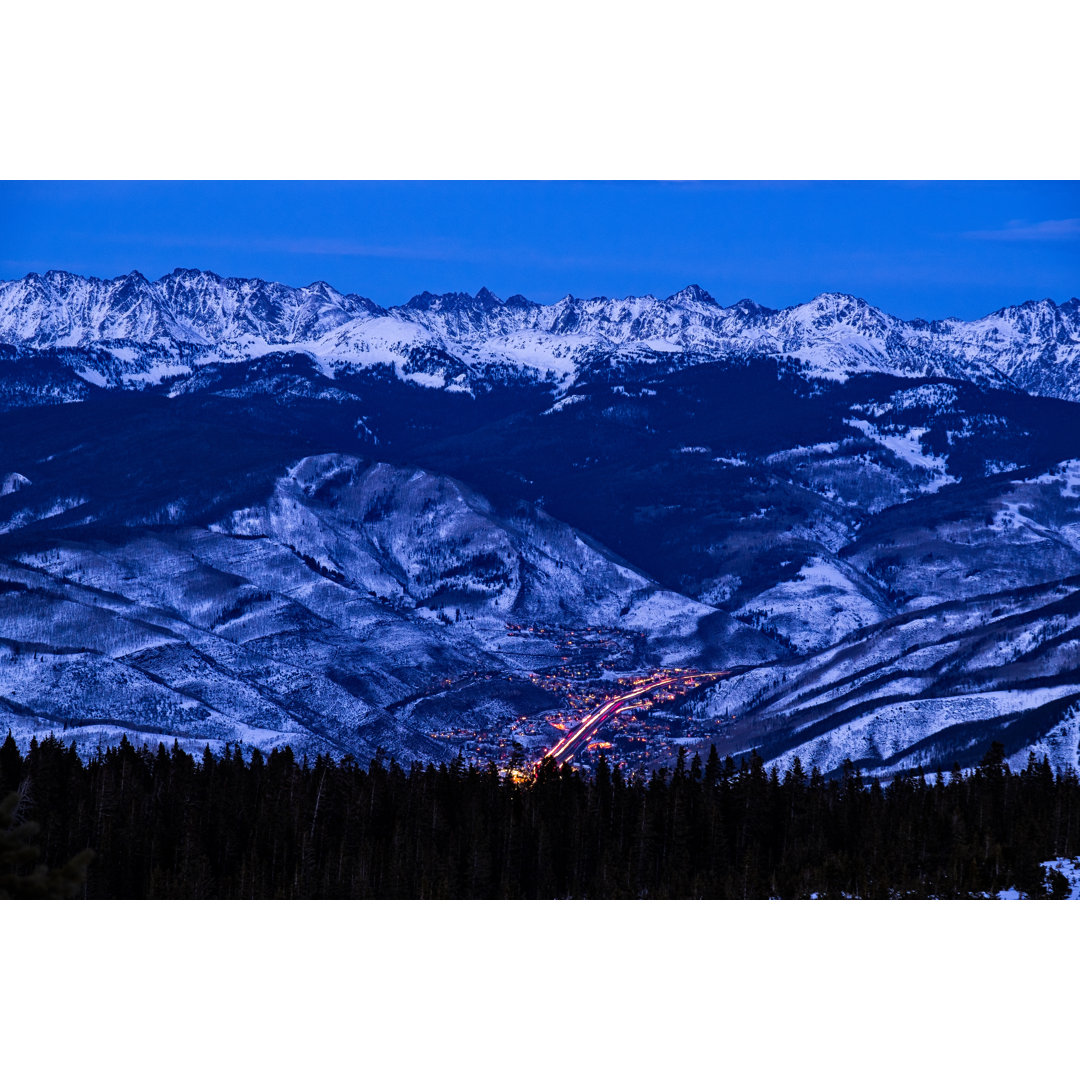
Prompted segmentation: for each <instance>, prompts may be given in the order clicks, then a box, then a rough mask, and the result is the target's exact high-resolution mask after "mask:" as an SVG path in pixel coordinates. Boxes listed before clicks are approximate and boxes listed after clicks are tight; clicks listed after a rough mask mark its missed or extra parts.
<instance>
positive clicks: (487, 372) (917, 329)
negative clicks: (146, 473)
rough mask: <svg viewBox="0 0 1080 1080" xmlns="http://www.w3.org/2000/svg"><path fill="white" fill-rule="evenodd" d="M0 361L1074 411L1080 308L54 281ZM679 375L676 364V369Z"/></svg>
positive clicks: (60, 277) (20, 319)
mask: <svg viewBox="0 0 1080 1080" xmlns="http://www.w3.org/2000/svg"><path fill="white" fill-rule="evenodd" d="M0 344H5V345H9V346H13V347H15V348H17V349H19V350H25V349H29V350H34V351H43V350H58V349H59V350H75V351H80V352H86V353H87V359H86V362H80V360H79V358H74V359H69V360H68V361H66V362H67V363H69V364H70V365H71V366H72V367H73V369H74V370H75V371H76V373H77V374H78V375H79V377H80V378H82V379H83V380H84V381H86V382H91V383H94V384H96V385H99V386H113V387H117V388H119V387H127V386H144V385H146V384H153V383H158V382H160V381H161V380H162V379H163V378H167V377H169V376H175V375H179V374H185V373H189V372H190V371H192V370H193V369H194V368H195V367H197V366H198V365H200V364H205V363H211V362H215V361H235V360H245V359H254V358H257V357H261V356H265V355H267V354H271V353H274V352H279V351H290V352H305V353H308V354H310V355H311V356H313V357H314V358H316V360H317V361H318V363H319V365H320V367H321V368H322V370H323V371H324V373H325V374H326V375H329V376H331V377H333V376H334V375H335V374H338V373H341V372H349V371H355V370H358V369H364V368H370V367H372V366H377V365H384V366H390V367H392V368H393V370H394V372H395V373H396V374H397V376H398V377H399V378H403V379H407V380H411V381H413V382H416V383H419V384H421V385H425V386H432V387H438V388H448V389H458V390H467V389H469V388H470V386H472V385H473V384H475V383H476V382H477V381H482V380H486V379H491V378H497V379H504V380H526V381H532V382H540V383H546V384H550V385H551V386H552V387H553V388H557V389H560V390H565V389H567V388H568V387H569V386H571V385H573V384H574V383H575V382H576V381H578V380H579V379H580V378H581V377H582V375H583V374H584V373H585V372H586V371H589V370H595V369H596V365H597V364H600V365H606V366H610V365H611V364H614V363H618V364H625V363H642V364H649V363H655V362H657V361H658V360H664V359H665V358H670V359H672V360H673V361H678V360H679V359H680V358H681V361H682V362H684V363H685V362H691V363H699V362H708V361H710V360H722V359H728V358H731V359H741V358H744V357H748V356H771V357H780V356H783V357H789V358H792V359H793V360H794V361H795V362H797V363H798V364H799V365H800V366H801V368H802V369H803V370H804V372H805V373H806V374H807V375H810V376H812V377H816V378H828V379H845V378H847V377H848V376H850V375H853V374H859V373H862V372H880V373H885V374H893V375H901V376H905V377H916V378H918V377H944V378H954V379H962V380H966V381H974V382H977V383H982V384H984V385H992V386H1003V385H1013V386H1018V387H1020V388H1022V389H1025V390H1028V391H1029V392H1032V393H1038V394H1042V395H1046V396H1055V397H1063V398H1066V399H1070V400H1080V300H1077V299H1076V298H1073V299H1071V300H1069V301H1067V302H1065V303H1063V304H1060V305H1059V304H1056V303H1055V302H1054V301H1052V300H1038V301H1027V302H1025V303H1023V304H1020V305H1017V306H1013V307H1007V308H1003V309H1001V310H1000V311H997V312H994V313H992V314H990V315H987V316H985V317H984V318H982V319H976V320H972V321H966V322H965V321H962V320H959V319H948V320H943V321H934V322H927V321H925V320H913V321H904V320H902V319H899V318H897V317H895V316H892V315H889V314H887V313H885V312H883V311H881V310H880V309H878V308H876V307H873V306H872V305H870V304H868V303H867V302H866V301H864V300H861V299H858V298H856V297H853V296H849V295H846V294H841V293H823V294H822V295H820V296H817V297H815V298H814V299H813V300H811V301H809V302H807V303H804V304H799V305H796V306H794V307H789V308H785V309H783V310H780V311H776V310H773V309H770V308H766V307H762V306H761V305H759V304H756V303H754V302H753V301H751V300H741V301H738V302H737V303H735V304H732V305H730V306H723V305H721V304H720V303H718V302H717V301H716V300H715V299H714V298H713V297H712V296H710V295H709V294H708V293H707V292H706V291H705V290H704V289H702V288H700V286H697V285H690V286H688V287H686V288H684V289H682V290H680V291H679V292H677V293H674V294H673V295H671V296H669V297H667V298H665V299H658V298H656V297H654V296H648V295H647V296H641V297H626V298H624V299H608V298H606V297H597V298H593V299H580V298H575V297H572V296H566V297H564V298H563V299H561V300H559V301H557V302H555V303H553V304H539V303H535V302H533V301H531V300H528V299H526V298H525V297H523V296H520V295H516V296H511V297H510V298H509V299H507V300H505V301H504V300H501V299H499V298H498V297H497V296H495V295H494V294H493V293H492V292H490V291H489V290H487V289H481V290H480V291H479V292H478V293H477V294H476V295H475V296H470V295H468V294H466V293H447V294H443V295H434V294H431V293H421V294H420V295H419V296H415V297H413V298H412V299H411V300H410V301H408V303H406V304H403V305H400V306H397V307H392V308H384V307H381V306H380V305H378V304H376V303H375V302H373V301H372V300H369V299H366V298H364V297H361V296H357V295H353V294H343V293H341V292H339V291H337V290H336V289H334V288H333V287H332V286H330V285H328V284H326V283H325V282H314V283H312V284H311V285H308V286H305V287H303V288H293V287H291V286H287V285H282V284H278V283H274V282H266V281H262V280H260V279H257V278H252V279H246V278H222V277H219V276H218V275H216V274H214V273H211V272H209V271H201V270H184V269H177V270H174V271H173V272H172V273H170V274H166V275H165V276H164V277H162V278H160V279H158V280H157V281H150V280H148V279H147V278H146V277H144V276H143V275H142V274H140V273H138V272H137V271H136V272H133V273H130V274H126V275H124V276H122V277H117V278H113V279H111V280H103V279H99V278H94V277H81V276H79V275H75V274H70V273H67V272H65V271H49V272H48V273H46V274H43V275H38V274H29V275H27V276H26V277H25V278H22V279H20V280H16V281H7V282H0ZM688 358H689V359H688Z"/></svg>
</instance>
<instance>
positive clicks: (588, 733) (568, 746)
mask: <svg viewBox="0 0 1080 1080" xmlns="http://www.w3.org/2000/svg"><path fill="white" fill-rule="evenodd" d="M730 674H731V673H730V672H728V671H696V672H693V673H686V674H683V673H678V674H674V675H671V674H666V673H665V674H661V675H659V676H657V677H656V678H654V679H653V680H651V681H650V682H649V683H648V684H647V685H645V686H638V687H636V688H635V689H633V690H631V691H629V692H628V693H625V694H620V695H619V696H618V697H613V698H609V699H608V700H607V701H605V702H604V704H603V705H601V706H600V707H599V708H598V709H596V710H595V711H594V712H591V713H589V715H588V716H586V717H585V719H584V720H582V721H581V723H580V724H578V726H577V727H576V728H574V730H573V731H571V732H569V733H568V734H567V735H566V736H565V737H564V738H562V739H560V740H559V742H557V743H556V744H555V745H554V746H553V747H552V748H551V749H550V750H548V751H547V753H546V754H545V755H544V757H550V758H554V759H555V762H556V764H558V765H561V764H562V763H563V762H564V761H569V760H570V759H571V758H572V757H573V756H574V754H576V753H577V752H578V751H579V750H581V749H582V748H583V747H585V746H588V744H589V740H590V739H591V738H592V736H593V735H595V734H597V733H598V731H599V730H600V727H601V725H602V724H603V723H604V722H605V721H606V720H610V719H611V718H612V717H613V716H616V715H618V714H619V713H621V712H626V711H628V710H630V709H634V708H638V707H639V706H638V705H637V704H631V703H632V702H635V700H636V699H638V698H642V697H645V696H646V695H647V694H652V693H655V692H656V691H657V690H662V689H663V688H664V687H677V688H680V689H684V690H691V689H693V688H694V687H695V686H697V685H698V684H700V683H702V682H705V681H710V682H711V681H713V680H715V679H720V678H723V677H724V676H725V675H730Z"/></svg>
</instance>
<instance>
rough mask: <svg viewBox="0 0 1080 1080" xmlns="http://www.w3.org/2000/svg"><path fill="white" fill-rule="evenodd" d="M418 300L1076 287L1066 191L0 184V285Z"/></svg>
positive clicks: (1069, 192) (786, 298)
mask: <svg viewBox="0 0 1080 1080" xmlns="http://www.w3.org/2000/svg"><path fill="white" fill-rule="evenodd" d="M177 266H184V267H198V268H200V269H207V270H214V271H216V272H217V273H219V274H222V275H235V276H243V277H262V278H265V279H268V280H273V281H283V282H285V283H287V284H290V285H306V284H309V283H310V282H312V281H316V280H320V279H321V280H324V281H328V282H329V283H330V284H332V285H334V286H335V287H336V288H339V289H341V290H342V291H344V292H356V293H360V294H361V295H364V296H368V297H370V298H371V299H373V300H375V301H376V302H378V303H380V304H384V305H392V304H398V303H402V302H404V301H405V300H407V299H408V298H409V297H410V296H413V295H415V294H416V293H418V292H422V291H424V290H425V289H428V290H430V291H432V292H449V291H464V292H470V293H474V292H476V290H477V289H479V288H480V287H481V286H483V285H486V286H487V287H488V288H490V289H491V290H492V291H493V292H495V293H496V294H498V295H499V296H501V297H503V298H504V299H505V298H506V297H507V296H510V295H512V294H513V293H524V294H525V295H526V296H528V297H530V298H531V299H534V300H540V301H547V302H550V301H553V300H556V299H558V298H559V297H561V296H565V295H566V294H567V293H572V294H573V295H575V296H627V295H633V294H636V295H640V294H643V293H652V294H653V295H655V296H666V295H668V294H670V293H672V292H675V291H676V290H678V289H680V288H682V287H683V286H684V285H687V284H690V283H692V282H693V283H697V284H700V285H701V286H703V287H704V288H705V289H707V290H708V291H709V292H711V293H712V294H713V295H714V296H715V297H716V299H717V300H719V301H720V302H721V303H731V302H733V301H735V300H738V299H741V298H743V297H750V298H751V299H754V300H757V301H758V302H759V303H763V304H767V305H769V306H770V307H784V306H786V305H789V304H794V303H798V302H800V301H803V300H807V299H809V298H810V297H812V296H814V295H816V294H817V293H819V292H824V291H838V292H849V293H854V294H856V295H858V296H862V297H864V298H865V299H867V300H869V301H870V302H871V303H873V304H876V305H878V306H879V307H882V308H884V309H885V310H887V311H889V312H891V313H893V314H896V315H900V316H902V317H904V318H914V317H916V316H922V317H926V318H942V317H945V316H949V315H956V316H960V317H964V318H972V317H976V316H979V315H984V314H986V313H987V312H989V311H992V310H994V309H995V308H998V307H1002V306H1004V305H1005V304H1012V303H1018V302H1020V301H1023V300H1027V299H1040V298H1042V297H1050V298H1052V299H1054V300H1056V301H1058V302H1061V301H1063V300H1067V299H1069V298H1070V297H1072V296H1074V295H1078V294H1080V183H1076V182H1071V183H1061V182H1047V183H1032V182H997V181H994V182H971V183H967V182H964V183H879V182H851V183H847V182H844V183H838V182H763V183H747V182H734V183H713V182H708V183H704V182H697V181H690V182H685V183H672V182H655V183H654V182H639V181H626V182H622V181H620V182H612V183H607V182H581V183H578V182H538V183H532V182H521V181H511V182H475V183H474V182H441V181H409V182H392V183H390V182H357V183H340V182H317V183H316V182H269V181H268V182H250V183H249V182H216V181H215V182H187V181H185V182H158V181H132V182H127V181H124V182H108V183H105V182H69V181H57V182H30V183H24V182H4V183H0V279H9V278H17V277H22V276H23V275H24V274H27V273H29V272H30V271H37V272H39V273H42V272H44V271H46V270H50V269H65V270H71V271H73V272H76V273H80V274H93V275H96V276H99V277H113V276H116V275H117V274H123V273H126V272H128V271H130V270H133V269H138V270H141V271H142V272H143V273H144V274H146V275H147V277H150V278H157V277H160V276H161V275H162V274H165V273H167V272H168V271H170V270H172V269H173V268H174V267H177Z"/></svg>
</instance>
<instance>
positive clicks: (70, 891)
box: [0, 735, 1080, 899]
mask: <svg viewBox="0 0 1080 1080" xmlns="http://www.w3.org/2000/svg"><path fill="white" fill-rule="evenodd" d="M1078 848H1080V781H1078V778H1077V775H1076V773H1075V772H1073V771H1071V770H1066V771H1065V772H1064V773H1059V774H1057V775H1055V774H1054V772H1053V771H1052V769H1051V768H1050V766H1049V764H1048V763H1047V762H1046V761H1045V759H1044V760H1043V761H1041V762H1039V761H1037V760H1036V759H1035V757H1034V755H1032V756H1030V757H1029V760H1028V763H1027V766H1026V767H1025V768H1024V769H1022V770H1020V771H1019V772H1014V771H1012V770H1010V768H1009V766H1008V764H1007V763H1006V762H1005V760H1004V751H1003V748H1002V746H1001V745H1000V744H998V743H995V744H993V746H992V747H991V748H990V749H989V750H988V752H987V753H986V755H985V756H984V758H983V760H982V762H981V764H980V765H979V766H978V767H977V768H975V769H974V770H971V771H969V772H965V773H961V772H960V771H959V770H958V769H954V770H953V771H952V773H951V775H949V776H944V775H941V774H940V773H939V774H937V775H936V776H934V777H924V776H922V775H918V776H907V777H902V778H899V779H895V780H893V781H891V782H890V783H888V784H886V785H882V784H881V783H879V782H878V781H876V780H870V781H869V782H868V781H867V780H866V778H864V777H862V776H860V774H859V772H858V770H857V769H855V768H854V767H851V766H846V767H845V768H844V770H843V771H842V774H841V775H839V776H836V777H828V778H826V777H823V776H821V775H820V774H819V773H818V772H817V771H816V770H813V771H811V772H809V773H807V772H805V771H804V770H803V768H802V767H801V766H800V765H799V763H798V762H797V761H796V762H795V763H794V765H793V766H792V768H791V769H790V770H788V771H787V772H786V773H784V774H779V773H778V772H777V771H776V770H775V769H774V770H772V771H771V772H767V771H766V770H765V768H764V766H763V763H762V761H761V759H760V758H758V757H756V756H752V757H750V758H749V759H744V760H742V761H740V762H735V761H733V760H731V759H730V758H728V759H727V760H723V761H722V760H720V759H719V758H718V757H717V755H716V752H715V749H714V750H713V752H712V754H711V755H710V756H709V759H708V760H707V761H706V762H704V763H703V762H702V761H701V760H700V759H699V758H697V757H695V758H694V759H693V760H692V761H690V762H687V761H686V760H685V758H682V757H681V758H680V760H679V762H678V764H677V766H676V767H675V768H674V769H673V770H670V771H669V770H661V771H660V772H657V773H653V774H652V775H651V776H645V775H644V774H643V773H640V772H639V773H636V774H634V775H631V776H624V775H623V774H622V773H621V772H620V771H619V769H618V768H615V769H611V768H609V767H608V765H607V764H606V763H605V762H603V761H601V763H600V766H599V768H598V769H597V770H596V773H595V776H593V777H591V778H585V777H584V776H582V775H581V774H580V773H577V772H574V771H573V770H572V769H571V768H570V767H569V766H563V767H562V768H561V769H560V768H557V767H556V766H555V765H554V763H553V762H552V761H551V760H550V759H547V760H545V762H544V763H543V764H542V765H541V766H540V767H539V768H538V769H537V770H536V772H535V775H533V776H531V777H529V778H528V779H525V780H522V779H521V778H520V777H519V778H518V779H517V780H515V779H513V778H512V777H511V776H503V775H500V773H499V771H498V770H497V769H496V767H495V766H494V765H489V766H488V767H486V768H477V767H475V766H466V765H465V764H464V763H463V762H462V761H461V760H460V759H459V760H458V761H456V762H454V763H452V764H451V765H449V766H446V765H443V766H440V767H438V768H436V767H435V766H433V765H427V766H423V765H413V766H411V767H409V768H407V769H406V768H403V767H401V766H400V765H399V764H397V763H396V762H394V761H389V762H385V761H382V760H378V759H376V760H373V761H371V762H370V763H368V764H367V766H366V767H362V766H361V765H360V764H359V763H358V762H356V761H355V760H353V759H351V758H348V757H346V758H344V759H342V760H340V761H334V760H331V759H330V758H329V757H319V758H316V760H315V761H314V762H309V761H306V760H304V761H299V762H298V761H296V760H295V758H294V756H293V754H292V752H291V751H290V750H288V749H285V750H283V751H274V752H272V753H271V754H270V755H269V756H266V755H263V754H262V753H260V752H259V751H258V750H252V751H248V752H247V753H246V754H245V753H244V752H242V751H241V749H240V748H239V747H233V748H231V749H228V750H227V751H226V752H225V753H224V754H223V755H221V756H217V757H216V756H214V755H213V754H212V753H211V752H210V751H209V750H207V751H206V752H205V753H204V755H203V757H202V759H201V760H196V759H195V758H193V757H192V756H191V755H189V754H187V753H185V752H184V751H183V750H181V749H180V748H179V747H178V746H176V745H174V746H173V748H172V750H171V751H170V750H168V749H167V748H166V747H164V746H159V748H158V750H157V752H156V753H154V752H152V751H150V750H149V749H146V748H141V749H136V748H135V747H134V746H132V745H131V744H130V743H129V742H128V741H127V740H126V739H125V740H124V741H123V742H122V743H121V745H120V746H119V747H116V748H112V749H109V750H105V751H100V752H99V753H98V754H97V755H96V756H95V757H94V758H92V759H91V760H89V761H83V760H81V759H80V758H79V756H78V755H77V754H76V752H75V751H74V749H73V748H70V747H65V746H64V745H63V744H62V743H61V742H59V741H57V740H55V739H52V738H49V739H46V740H45V741H43V742H41V743H37V742H36V741H35V742H34V743H32V744H31V746H30V749H29V752H28V753H27V755H26V756H25V757H23V756H22V755H21V754H20V752H19V750H18V747H17V746H16V744H15V741H14V739H12V738H11V736H10V735H9V736H8V738H7V739H6V740H5V742H4V743H3V745H2V746H0V896H9V897H24V896H25V897H43V896H75V897H80V898H82V897H85V898H90V899H109V898H116V899H140V898H153V899H182V898H184V899H260V898H261V899H299V898H304V899H321V898H326V899H331V898H334V899H351V898H356V899H363V898H390V899H409V898H422V899H427V898H461V899H518V898H560V897H571V898H626V899H632V898H716V899H739V898H755V899H761V898H767V897H780V898H807V897H811V896H815V895H816V896H818V897H822V898H842V897H862V898H880V899H885V898H924V897H943V898H961V897H978V896H985V895H995V894H996V893H997V891H999V890H1001V889H1004V888H1008V887H1015V888H1018V889H1020V890H1021V891H1022V892H1024V893H1026V894H1027V895H1030V896H1033V897H1055V896H1062V895H1065V894H1067V892H1068V884H1067V881H1066V879H1065V878H1064V876H1063V875H1061V874H1059V873H1057V872H1056V871H1052V872H1050V873H1049V874H1047V873H1046V872H1045V871H1044V870H1043V869H1042V867H1040V865H1039V864H1040V862H1043V861H1046V860H1049V859H1051V858H1054V857H1057V856H1066V855H1073V854H1076V853H1077V849H1078Z"/></svg>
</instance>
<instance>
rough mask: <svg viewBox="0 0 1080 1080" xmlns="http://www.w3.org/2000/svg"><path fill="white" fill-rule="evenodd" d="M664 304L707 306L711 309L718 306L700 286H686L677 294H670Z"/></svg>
mask: <svg viewBox="0 0 1080 1080" xmlns="http://www.w3.org/2000/svg"><path fill="white" fill-rule="evenodd" d="M665 303H668V304H690V303H693V304H708V305H710V306H711V307H719V306H720V305H719V304H718V303H717V302H716V301H715V300H714V299H713V297H712V296H711V295H710V294H709V293H707V292H706V291H705V290H704V289H703V288H702V287H701V286H700V285H687V286H686V287H685V288H683V289H680V290H679V291H678V292H677V293H672V294H671V295H670V296H669V297H668V298H667V300H666V301H665Z"/></svg>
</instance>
